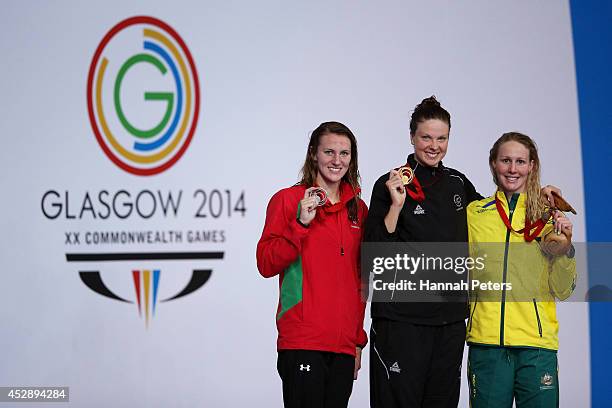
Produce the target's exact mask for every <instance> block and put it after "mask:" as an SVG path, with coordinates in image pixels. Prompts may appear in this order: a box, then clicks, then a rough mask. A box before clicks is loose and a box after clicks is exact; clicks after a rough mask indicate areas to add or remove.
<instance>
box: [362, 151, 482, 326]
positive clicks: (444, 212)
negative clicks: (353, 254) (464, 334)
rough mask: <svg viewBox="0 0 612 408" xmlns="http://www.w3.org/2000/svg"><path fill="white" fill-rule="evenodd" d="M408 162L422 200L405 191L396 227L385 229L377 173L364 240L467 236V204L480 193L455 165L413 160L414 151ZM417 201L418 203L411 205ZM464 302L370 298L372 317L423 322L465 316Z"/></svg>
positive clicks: (386, 201) (384, 197)
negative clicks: (428, 165) (446, 165)
mask: <svg viewBox="0 0 612 408" xmlns="http://www.w3.org/2000/svg"><path fill="white" fill-rule="evenodd" d="M408 163H409V164H410V166H411V167H412V169H413V170H414V172H415V175H416V177H417V178H418V180H419V182H420V183H421V185H422V187H423V191H424V193H425V200H424V201H423V202H421V203H419V202H417V201H415V200H413V199H412V198H411V197H410V196H409V195H407V196H406V201H405V203H404V207H403V208H402V210H401V212H400V215H399V219H398V222H397V227H396V229H395V231H394V232H393V233H392V234H390V233H389V232H388V231H387V227H386V226H385V221H384V218H385V216H386V215H387V213H388V212H389V206H390V205H391V197H390V195H389V192H388V190H387V186H386V185H385V182H386V181H387V180H388V179H389V173H386V174H383V175H382V176H381V177H380V178H379V179H378V180H377V181H376V183H375V184H374V189H373V191H372V198H371V202H370V211H369V214H368V219H367V220H366V227H365V237H364V240H365V241H367V242H467V240H468V235H467V221H466V208H467V205H468V204H469V203H470V202H472V201H474V200H479V199H481V198H482V196H481V195H480V194H478V193H477V192H476V189H475V188H474V185H473V184H472V183H471V182H470V181H469V180H468V179H467V177H465V175H463V174H462V173H460V172H458V171H457V170H454V169H451V168H448V167H445V166H443V165H442V162H440V163H439V165H438V167H427V166H423V165H421V164H418V163H417V162H416V160H415V158H414V154H411V155H410V156H408ZM417 206H420V209H419V208H417ZM467 313H468V307H467V304H465V303H462V302H445V303H417V302H375V303H372V309H371V315H372V318H373V319H387V320H393V321H402V322H409V323H413V324H423V325H434V326H438V325H444V324H449V323H454V322H458V321H460V320H464V319H465V318H467Z"/></svg>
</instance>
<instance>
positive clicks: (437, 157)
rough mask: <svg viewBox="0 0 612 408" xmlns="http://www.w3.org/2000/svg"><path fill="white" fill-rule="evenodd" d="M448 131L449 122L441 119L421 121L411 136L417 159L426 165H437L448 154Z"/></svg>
mask: <svg viewBox="0 0 612 408" xmlns="http://www.w3.org/2000/svg"><path fill="white" fill-rule="evenodd" d="M448 132H449V127H448V124H447V123H446V122H443V121H441V120H440V119H428V120H425V121H423V122H420V123H419V124H418V126H417V129H416V131H415V132H414V134H413V135H412V136H411V137H410V138H411V141H412V144H413V145H414V155H415V157H416V159H417V161H418V162H419V163H421V164H424V165H426V166H430V167H437V166H438V164H439V163H440V161H441V160H442V159H443V158H444V156H446V149H447V148H448Z"/></svg>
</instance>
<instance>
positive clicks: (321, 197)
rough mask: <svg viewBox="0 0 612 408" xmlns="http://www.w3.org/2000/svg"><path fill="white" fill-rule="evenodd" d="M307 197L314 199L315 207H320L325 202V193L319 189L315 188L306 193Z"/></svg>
mask: <svg viewBox="0 0 612 408" xmlns="http://www.w3.org/2000/svg"><path fill="white" fill-rule="evenodd" d="M308 196H309V197H314V198H315V202H316V204H315V205H316V206H317V207H322V206H324V205H325V203H326V202H327V192H326V191H325V190H324V189H322V188H321V187H317V188H314V189H312V190H310V193H308Z"/></svg>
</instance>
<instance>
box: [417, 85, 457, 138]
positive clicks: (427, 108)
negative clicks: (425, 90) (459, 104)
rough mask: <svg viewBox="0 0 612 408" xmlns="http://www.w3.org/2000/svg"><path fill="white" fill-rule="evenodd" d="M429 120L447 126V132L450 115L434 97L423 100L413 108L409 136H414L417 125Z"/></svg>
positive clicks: (449, 124) (449, 125)
mask: <svg viewBox="0 0 612 408" xmlns="http://www.w3.org/2000/svg"><path fill="white" fill-rule="evenodd" d="M430 119H438V120H441V121H442V122H444V123H446V124H447V125H448V130H449V131H450V127H451V117H450V113H448V111H447V110H446V109H444V108H443V107H442V105H440V102H438V100H437V99H436V97H435V96H434V95H432V96H430V97H429V98H425V99H423V100H422V101H421V103H419V104H418V105H417V106H415V108H414V112H412V116H411V117H410V135H412V136H414V134H415V133H416V130H417V127H419V123H421V122H425V121H426V120H430Z"/></svg>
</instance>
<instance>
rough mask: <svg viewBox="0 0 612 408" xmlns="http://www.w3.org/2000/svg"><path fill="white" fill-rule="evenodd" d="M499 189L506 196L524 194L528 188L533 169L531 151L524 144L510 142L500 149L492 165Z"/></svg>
mask: <svg viewBox="0 0 612 408" xmlns="http://www.w3.org/2000/svg"><path fill="white" fill-rule="evenodd" d="M490 165H491V169H492V170H493V172H494V173H495V176H496V180H497V185H498V187H499V188H500V189H501V190H502V191H503V192H504V193H506V194H514V193H522V192H524V191H525V187H526V186H527V176H528V175H529V172H531V170H532V169H533V161H532V160H530V158H529V149H527V147H525V146H524V145H523V144H521V143H519V142H515V141H513V140H512V141H508V142H505V143H503V144H502V145H501V146H500V147H499V151H498V153H497V157H496V158H495V160H493V161H492V162H491V163H490Z"/></svg>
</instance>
